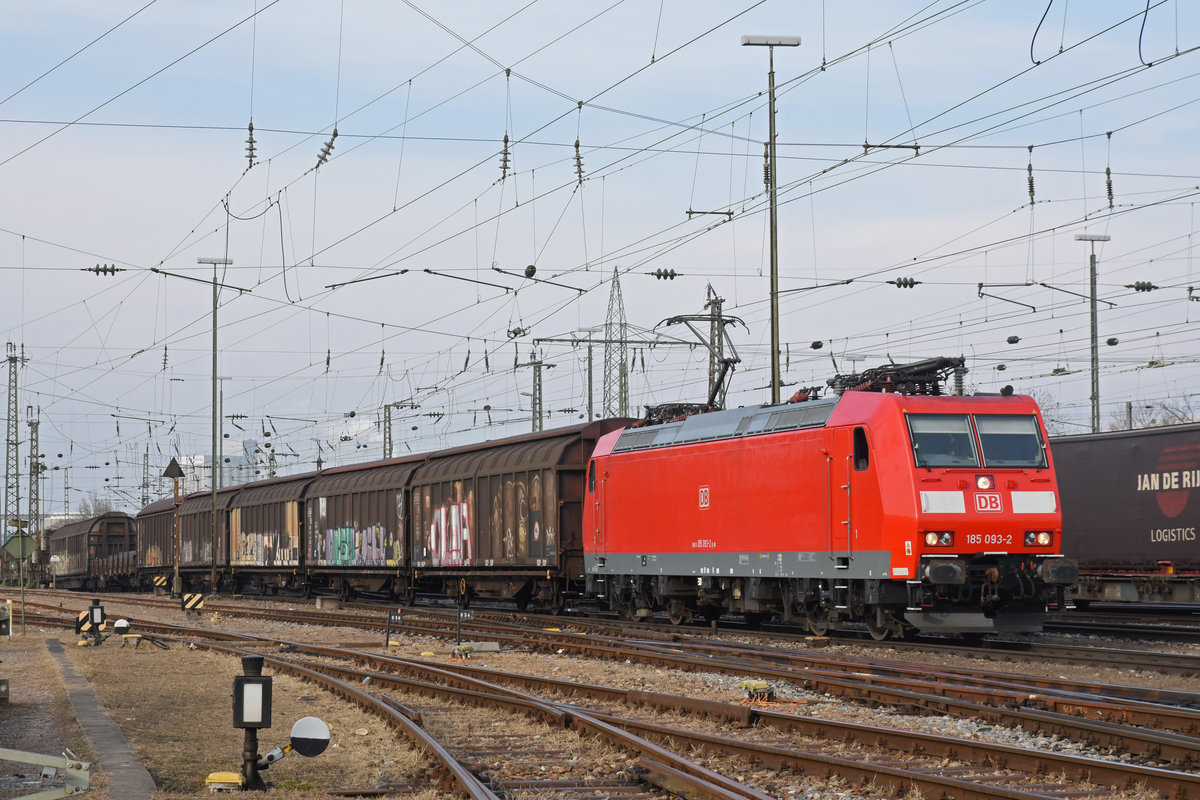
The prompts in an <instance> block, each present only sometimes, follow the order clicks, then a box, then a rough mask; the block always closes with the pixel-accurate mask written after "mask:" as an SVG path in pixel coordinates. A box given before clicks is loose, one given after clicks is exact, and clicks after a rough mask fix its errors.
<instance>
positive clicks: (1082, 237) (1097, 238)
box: [1075, 233, 1112, 433]
mask: <svg viewBox="0 0 1200 800" xmlns="http://www.w3.org/2000/svg"><path fill="white" fill-rule="evenodd" d="M1111 239H1112V237H1111V236H1109V235H1108V234H1106V233H1077V234H1075V241H1077V242H1091V245H1092V257H1091V260H1090V261H1091V264H1090V268H1089V270H1088V282H1089V284H1090V287H1091V292H1090V298H1091V323H1092V433H1099V432H1100V338H1099V333H1098V330H1097V328H1098V325H1097V320H1096V242H1107V241H1109V240H1111Z"/></svg>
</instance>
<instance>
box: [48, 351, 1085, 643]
mask: <svg viewBox="0 0 1200 800" xmlns="http://www.w3.org/2000/svg"><path fill="white" fill-rule="evenodd" d="M960 363H961V362H960V361H958V360H954V359H934V360H930V361H927V362H920V363H918V364H915V365H906V366H895V365H888V366H885V367H880V368H878V369H876V370H868V371H865V372H863V373H860V374H858V375H854V376H849V377H848V378H845V379H842V380H841V382H840V383H838V384H836V385H834V389H835V390H836V394H835V395H834V396H831V397H826V398H819V399H817V398H815V397H814V398H812V399H810V396H809V395H808V394H807V393H804V392H799V393H797V395H796V396H795V397H793V398H792V400H790V401H789V402H787V403H783V404H778V405H768V406H753V407H744V408H737V409H729V410H723V411H707V413H695V412H698V411H704V410H702V409H695V408H677V409H672V410H671V412H670V413H664V412H663V410H662V409H658V410H656V413H654V414H648V415H647V419H644V420H638V421H634V420H602V421H598V422H591V423H587V424H581V425H576V426H573V427H567V428H561V429H557V430H551V431H546V432H542V433H534V434H529V435H525V436H519V437H514V438H510V439H504V440H499V441H492V442H486V443H483V444H478V445H473V446H469V447H460V448H454V449H449V450H443V451H438V452H433V453H426V454H421V455H413V456H410V457H404V458H399V459H393V460H389V461H381V462H374V463H370V464H360V465H354V466H344V467H336V468H331V469H325V470H322V471H320V472H314V473H307V474H302V475H293V476H289V477H285V478H277V479H273V480H268V481H262V482H258V483H252V484H248V485H244V486H232V487H226V488H223V489H220V490H219V491H218V492H217V493H216V514H215V515H214V514H213V510H212V508H213V502H212V498H213V496H212V494H211V493H208V492H202V493H197V494H192V495H189V496H187V497H184V498H182V500H181V502H180V503H179V504H178V534H176V528H175V516H176V503H175V501H174V499H173V498H167V499H164V500H161V501H158V502H156V503H152V504H151V505H149V506H147V507H146V508H144V509H142V510H141V511H140V512H139V513H138V514H137V518H136V527H137V532H138V536H137V537H136V548H135V551H134V555H133V558H134V559H135V561H136V569H134V570H133V571H131V572H127V573H125V574H123V575H117V574H116V573H113V572H107V573H97V574H88V575H86V576H81V575H80V574H78V572H77V573H76V574H75V575H74V576H72V575H71V574H68V570H66V569H64V563H65V564H66V565H70V568H71V569H75V570H77V571H78V569H79V564H78V563H77V562H72V561H70V560H59V562H58V564H56V567H58V568H59V569H58V575H59V578H58V579H59V580H60V581H69V580H72V579H75V580H78V579H82V580H83V581H84V582H85V584H86V585H88V586H90V587H92V588H104V587H105V586H114V587H115V586H122V585H129V586H131V587H134V588H143V589H145V588H149V587H150V586H151V585H154V584H155V583H158V584H159V585H162V584H168V585H170V584H169V583H168V582H171V583H173V582H174V581H173V579H174V575H175V574H176V571H178V575H179V576H180V583H181V584H182V586H181V587H178V588H181V589H183V590H186V591H194V590H208V589H211V588H212V583H213V580H212V579H213V577H214V576H215V577H216V581H217V588H218V589H220V590H224V591H235V592H237V591H260V592H266V593H272V592H275V591H278V590H283V589H287V590H294V591H299V592H312V591H336V592H340V593H342V594H343V595H349V594H352V593H355V592H385V593H387V594H389V595H391V596H393V597H396V598H400V599H405V600H411V599H412V597H413V596H414V594H415V593H416V592H417V591H418V590H420V591H427V590H428V591H436V592H441V593H444V594H446V595H448V596H450V597H452V598H458V599H460V600H462V601H467V600H469V599H470V598H471V597H474V596H487V597H504V598H511V599H513V600H515V602H516V605H517V607H518V608H525V607H526V606H528V605H529V604H530V603H531V602H536V603H537V604H539V605H541V606H545V607H548V608H550V609H554V610H556V611H559V610H563V609H565V608H567V607H573V606H575V605H582V604H585V603H599V604H602V605H603V606H606V607H608V608H611V609H614V610H617V611H620V612H623V613H624V614H626V615H627V616H631V617H646V616H650V615H653V614H656V613H662V614H665V615H667V616H668V617H669V618H670V619H671V620H672V621H674V622H677V623H681V622H684V621H687V620H689V619H692V618H693V617H698V616H699V617H704V618H709V619H715V618H717V617H719V616H721V615H725V614H735V615H741V616H743V617H745V618H746V619H748V620H761V619H765V618H767V617H770V616H779V617H781V618H783V619H784V620H790V621H793V622H797V623H800V624H804V625H806V626H807V627H808V628H809V629H810V630H812V631H814V632H817V633H823V632H825V631H827V630H829V629H830V628H835V627H837V626H839V625H841V624H842V623H844V622H848V621H855V622H865V623H866V625H867V627H868V629H869V630H870V631H871V632H872V634H873V635H875V636H876V637H877V638H883V637H886V636H889V635H901V634H904V633H908V632H911V631H913V630H922V631H948V632H962V633H979V632H985V631H992V630H1006V631H1028V630H1036V629H1038V628H1040V625H1041V622H1042V618H1043V615H1044V612H1045V609H1046V607H1047V604H1048V603H1058V604H1061V603H1062V602H1063V600H1064V590H1065V588H1066V587H1067V586H1069V585H1071V584H1072V583H1074V582H1075V579H1076V577H1077V571H1076V567H1075V564H1074V562H1073V561H1072V560H1070V559H1068V558H1064V557H1063V556H1062V539H1061V530H1062V529H1061V515H1060V512H1059V508H1058V503H1057V485H1056V481H1055V475H1054V471H1053V468H1052V464H1051V460H1050V457H1049V455H1048V453H1047V446H1046V442H1047V438H1046V434H1045V429H1044V427H1043V424H1042V421H1041V418H1040V415H1039V413H1038V410H1037V407H1036V406H1035V404H1034V403H1033V401H1032V400H1030V399H1029V398H1028V397H1022V396H1014V395H1012V394H1011V392H1009V393H1006V394H1002V395H974V396H965V397H964V396H956V395H945V394H942V392H941V381H942V380H943V379H944V378H945V377H946V375H947V374H948V372H949V370H951V369H952V368H953V367H955V366H957V365H959V364H960ZM214 520H215V521H214ZM70 535H75V536H78V535H79V533H78V532H75V533H72V534H70ZM86 535H87V536H92V535H93V534H91V533H88V534H86ZM99 536H100V537H101V538H97V539H95V540H93V541H95V542H96V543H99V542H101V541H102V537H103V534H99ZM176 536H178V539H176ZM63 539H64V533H63V530H61V529H60V531H58V532H56V533H55V534H54V535H52V537H51V551H52V552H55V551H56V550H63V552H65V549H64V548H63V545H64V544H65V542H64V541H63ZM122 541H124V540H122ZM176 543H177V544H176ZM98 552H99V551H98ZM109 555H111V554H109ZM176 562H178V563H177V564H176ZM85 572H86V569H85Z"/></svg>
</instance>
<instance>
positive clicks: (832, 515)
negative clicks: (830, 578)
mask: <svg viewBox="0 0 1200 800" xmlns="http://www.w3.org/2000/svg"><path fill="white" fill-rule="evenodd" d="M827 458H828V464H827V468H828V470H829V477H828V480H829V488H830V491H829V499H830V507H829V557H830V559H831V560H832V561H833V562H834V567H835V568H836V569H849V568H850V562H851V561H852V560H853V558H854V553H855V549H856V541H857V538H858V529H859V527H861V526H862V525H863V524H865V523H867V522H868V520H867V516H869V515H870V505H871V502H870V501H871V498H872V497H873V496H875V495H876V494H877V492H874V491H872V490H873V489H874V485H873V483H872V481H871V479H870V474H869V473H870V469H871V452H870V446H869V441H868V438H867V430H866V428H865V427H863V426H861V425H859V426H855V427H853V428H837V429H835V430H834V431H833V446H832V447H831V448H829V453H828V455H827Z"/></svg>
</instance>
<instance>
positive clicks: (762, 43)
mask: <svg viewBox="0 0 1200 800" xmlns="http://www.w3.org/2000/svg"><path fill="white" fill-rule="evenodd" d="M742 46H743V47H745V46H751V47H766V48H767V63H768V71H767V94H768V105H769V109H770V110H769V117H770V119H769V121H768V125H769V129H768V132H767V136H768V139H767V172H768V175H767V194H768V196H769V198H770V206H771V402H772V403H778V402H779V385H780V378H779V226H778V216H777V206H776V200H775V190H776V187H777V186H778V181H777V179H776V177H775V176H776V169H775V48H776V47H799V46H800V37H799V36H743V37H742Z"/></svg>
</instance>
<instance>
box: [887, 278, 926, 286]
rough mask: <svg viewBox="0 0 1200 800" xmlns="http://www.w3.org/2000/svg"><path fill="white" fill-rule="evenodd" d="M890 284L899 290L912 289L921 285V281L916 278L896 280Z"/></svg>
mask: <svg viewBox="0 0 1200 800" xmlns="http://www.w3.org/2000/svg"><path fill="white" fill-rule="evenodd" d="M888 283H890V284H892V285H893V286H895V287H896V288H897V289H911V288H913V287H914V286H916V285H918V284H919V283H921V281H919V280H917V279H916V278H896V280H894V281H888Z"/></svg>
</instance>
